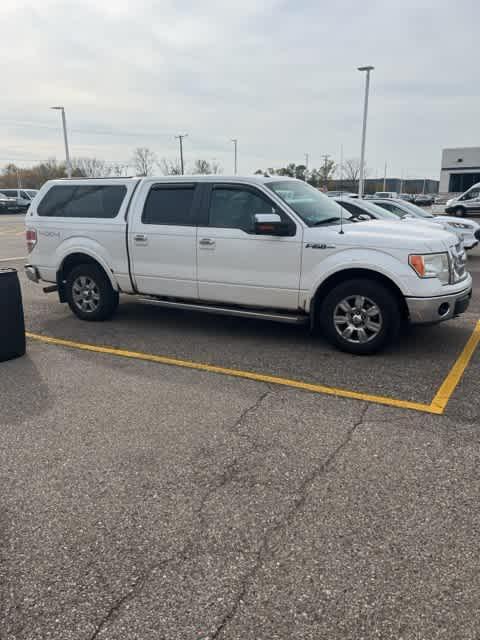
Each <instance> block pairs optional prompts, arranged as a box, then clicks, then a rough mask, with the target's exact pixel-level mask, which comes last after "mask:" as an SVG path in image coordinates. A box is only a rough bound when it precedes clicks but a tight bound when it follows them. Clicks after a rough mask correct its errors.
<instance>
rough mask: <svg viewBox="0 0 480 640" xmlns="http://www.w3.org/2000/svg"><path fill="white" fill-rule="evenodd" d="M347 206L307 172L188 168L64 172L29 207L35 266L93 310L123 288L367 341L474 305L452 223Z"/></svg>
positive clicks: (31, 271) (370, 346)
mask: <svg viewBox="0 0 480 640" xmlns="http://www.w3.org/2000/svg"><path fill="white" fill-rule="evenodd" d="M399 226H400V225H399V224H398V223H397V222H389V221H378V220H375V221H371V222H369V223H364V224H354V223H352V222H349V221H348V220H345V219H344V216H343V213H342V209H341V208H340V207H339V205H338V204H337V203H336V202H334V201H333V200H331V199H330V198H327V197H326V196H324V195H323V194H321V193H320V192H319V191H317V190H316V189H314V188H313V187H310V186H309V185H307V184H305V183H304V182H301V181H299V180H293V179H284V178H279V177H275V178H272V177H261V176H255V177H247V178H240V177H231V178H228V177H221V176H178V177H168V178H128V179H127V178H122V179H101V180H93V179H87V180H68V181H67V180H57V181H52V182H49V183H47V184H45V185H44V186H43V187H42V189H41V191H40V193H39V195H38V197H37V198H36V199H35V201H34V202H33V204H32V206H31V207H30V210H29V213H28V214H27V216H26V238H27V246H28V250H29V252H30V264H28V265H27V266H26V268H25V269H26V273H27V275H28V277H29V278H30V279H31V280H32V281H34V282H40V281H43V282H46V283H49V284H50V285H51V286H49V287H47V290H48V291H50V290H52V289H56V290H58V293H59V296H60V300H61V301H62V302H67V303H68V304H69V306H70V308H71V310H72V311H73V312H74V313H75V314H76V315H77V316H78V317H79V318H81V319H83V320H105V319H107V318H110V317H111V316H112V314H113V313H114V311H115V309H116V307H117V305H118V302H119V293H126V294H130V295H137V296H139V297H140V298H141V299H142V300H145V301H147V302H150V303H153V304H157V305H159V306H163V307H169V308H170V307H174V308H179V309H189V310H196V311H207V312H214V313H222V314H230V315H234V316H241V317H246V318H263V319H267V320H277V321H281V322H290V323H309V324H310V325H311V326H312V327H315V326H319V327H320V328H321V329H322V331H323V333H324V334H325V335H326V336H327V338H328V339H329V340H330V341H331V342H332V343H333V344H335V345H336V346H337V347H339V348H340V349H343V350H345V351H349V352H351V353H358V354H367V353H373V352H375V351H378V350H379V349H381V348H382V347H384V346H385V345H386V344H388V343H389V342H391V341H392V340H395V339H396V336H397V335H398V331H399V328H400V326H401V323H402V321H403V320H410V321H411V322H412V323H432V322H440V321H442V320H447V319H449V318H453V317H454V316H456V315H458V314H460V313H462V312H463V311H465V309H467V307H468V304H469V301H470V297H471V292H472V278H471V276H470V274H469V273H468V272H467V270H466V267H465V260H466V259H465V252H464V251H463V249H462V247H461V246H460V244H459V243H458V241H457V238H456V236H454V235H453V234H450V233H447V232H445V231H444V230H443V229H441V228H438V230H436V229H428V232H427V230H425V233H421V232H419V226H418V225H413V224H408V223H407V222H405V223H402V225H401V228H400V229H399Z"/></svg>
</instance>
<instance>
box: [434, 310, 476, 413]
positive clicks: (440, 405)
mask: <svg viewBox="0 0 480 640" xmlns="http://www.w3.org/2000/svg"><path fill="white" fill-rule="evenodd" d="M479 342H480V320H479V321H478V322H477V325H476V327H475V329H474V330H473V333H472V335H471V336H470V338H469V339H468V342H467V344H466V345H465V347H464V348H463V351H462V353H461V354H460V355H459V356H458V358H457V360H456V362H455V364H454V365H453V367H452V368H451V369H450V372H449V373H448V375H447V377H446V378H445V380H444V381H443V383H442V385H441V387H440V389H439V390H438V391H437V393H436V394H435V397H434V398H433V400H432V404H431V405H430V406H431V407H432V409H436V410H438V412H439V413H443V412H444V411H445V407H446V406H447V403H448V401H449V400H450V398H451V396H452V394H453V392H454V391H455V389H456V387H457V385H458V383H459V382H460V380H461V378H462V376H463V374H464V372H465V369H466V368H467V366H468V363H469V362H470V360H471V358H472V356H473V354H474V352H475V349H476V348H477V346H478V343H479Z"/></svg>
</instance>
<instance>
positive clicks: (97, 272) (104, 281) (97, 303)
mask: <svg viewBox="0 0 480 640" xmlns="http://www.w3.org/2000/svg"><path fill="white" fill-rule="evenodd" d="M65 293H66V297H67V302H68V306H69V307H70V309H71V310H72V311H73V313H74V314H75V315H76V316H77V317H78V318H80V319H81V320H88V321H91V322H95V321H97V322H98V321H103V320H108V318H111V317H112V315H113V314H114V313H115V310H116V308H117V307H118V300H119V296H118V292H117V291H114V289H113V288H112V285H111V284H110V281H109V279H108V278H107V276H106V275H105V272H104V271H103V269H102V268H101V267H99V266H97V265H95V264H80V265H78V266H77V267H74V268H73V269H72V270H71V271H70V273H69V274H68V275H67V282H66V285H65Z"/></svg>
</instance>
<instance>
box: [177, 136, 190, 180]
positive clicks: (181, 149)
mask: <svg viewBox="0 0 480 640" xmlns="http://www.w3.org/2000/svg"><path fill="white" fill-rule="evenodd" d="M187 137H188V133H181V134H179V135H178V136H175V139H176V140H178V141H179V143H180V170H181V172H182V176H183V174H184V170H183V139H184V138H187Z"/></svg>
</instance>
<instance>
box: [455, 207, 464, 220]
mask: <svg viewBox="0 0 480 640" xmlns="http://www.w3.org/2000/svg"><path fill="white" fill-rule="evenodd" d="M453 213H454V214H455V215H456V216H458V217H459V218H463V217H464V216H465V214H466V210H465V207H457V208H456V209H454V211H453Z"/></svg>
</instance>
